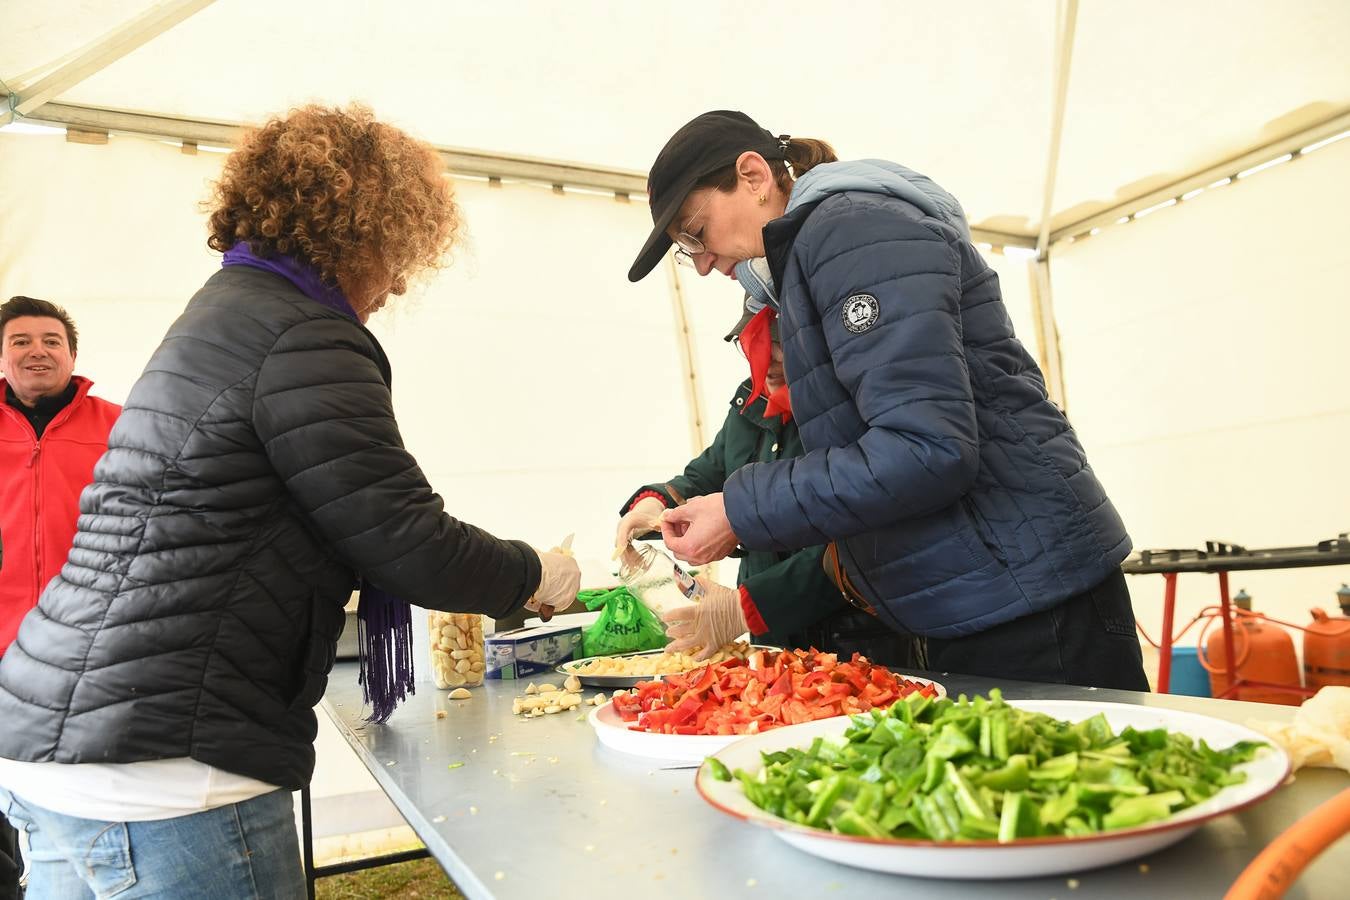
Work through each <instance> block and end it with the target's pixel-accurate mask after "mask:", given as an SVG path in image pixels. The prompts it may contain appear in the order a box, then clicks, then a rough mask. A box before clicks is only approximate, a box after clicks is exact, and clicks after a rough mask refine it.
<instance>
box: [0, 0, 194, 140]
mask: <svg viewBox="0 0 1350 900" xmlns="http://www.w3.org/2000/svg"><path fill="white" fill-rule="evenodd" d="M214 2H215V0H170V2H166V3H159V4H156V5H155V6H153V7H151V8H150V9H148V10H146V11H145V12H143V13H141V14H140V15H139V16H136V17H135V18H134V19H131V20H130V21H128V22H125V23H123V24H122V25H120V26H118V27H117V28H114V29H113V30H112V31H110V32H108V33H107V34H105V35H103V36H102V37H101V38H99V39H98V40H96V41H94V42H93V43H92V44H90V45H89V46H87V47H85V48H83V49H82V50H80V51H79V52H78V53H77V54H76V55H75V57H74V58H73V59H71V60H69V61H68V62H66V63H65V64H64V65H61V66H58V67H57V68H56V69H55V70H54V71H52V72H49V73H48V74H47V75H45V76H43V77H42V78H39V79H38V80H37V81H36V82H34V83H33V84H32V85H30V86H29V87H27V88H25V89H23V90H20V91H19V93H18V94H17V95H13V94H12V95H10V97H9V103H8V104H6V106H5V108H4V109H3V110H0V126H3V125H8V124H9V123H10V122H12V121H14V120H15V119H17V118H22V117H24V116H26V115H28V114H29V113H31V112H33V111H34V110H36V109H38V108H39V107H41V106H42V105H43V104H44V103H46V102H47V101H48V100H50V99H52V98H53V97H56V96H59V95H61V94H63V93H65V92H66V91H68V90H70V89H71V88H72V87H74V86H75V85H77V84H79V83H80V82H81V81H84V80H85V79H86V78H88V77H89V76H91V75H93V74H95V73H97V72H99V71H100V70H102V69H105V68H107V67H108V66H109V65H111V64H112V63H115V62H117V60H119V59H121V58H122V57H124V56H126V55H127V54H128V53H130V52H131V51H133V50H135V49H137V48H138V47H141V46H142V45H144V44H145V43H147V42H148V41H151V40H153V39H154V38H156V37H158V36H159V35H161V34H163V33H164V32H166V31H168V30H169V29H170V28H172V27H173V26H175V25H177V24H178V23H179V22H182V21H183V20H184V19H187V18H189V17H191V16H192V15H194V14H195V13H197V12H199V11H200V10H202V9H204V8H206V7H208V6H210V5H211V4H212V3H214Z"/></svg>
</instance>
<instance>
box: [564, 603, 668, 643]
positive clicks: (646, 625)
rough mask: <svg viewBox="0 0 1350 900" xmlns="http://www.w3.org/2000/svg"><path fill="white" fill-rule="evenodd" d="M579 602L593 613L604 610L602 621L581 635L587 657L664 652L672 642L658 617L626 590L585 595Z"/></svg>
mask: <svg viewBox="0 0 1350 900" xmlns="http://www.w3.org/2000/svg"><path fill="white" fill-rule="evenodd" d="M577 599H578V600H580V601H581V602H582V603H583V604H585V605H586V608H587V609H589V610H596V609H598V610H600V618H599V619H596V620H595V622H594V624H592V625H588V626H587V627H586V629H585V631H583V632H582V633H581V652H582V653H583V654H584V655H586V656H615V655H617V654H620V653H638V652H641V651H643V650H660V649H661V648H662V647H664V646H665V645H666V643H667V641H669V640H670V638H668V637H666V628H665V626H664V625H663V624H662V623H661V620H660V619H658V618H657V617H656V613H654V612H652V611H651V610H650V609H648V608H647V607H646V606H645V605H643V603H642V601H641V600H639V599H638V598H637V597H634V596H633V595H632V594H630V593H629V592H628V588H626V587H622V586H620V587H616V588H609V589H596V590H586V591H581V592H580V593H579V594H577Z"/></svg>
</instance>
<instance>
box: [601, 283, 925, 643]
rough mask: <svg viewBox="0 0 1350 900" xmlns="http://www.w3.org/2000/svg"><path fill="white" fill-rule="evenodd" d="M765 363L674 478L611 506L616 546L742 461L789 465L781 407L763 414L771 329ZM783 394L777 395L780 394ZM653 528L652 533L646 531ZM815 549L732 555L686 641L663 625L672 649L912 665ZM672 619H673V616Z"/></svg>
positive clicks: (794, 443)
mask: <svg viewBox="0 0 1350 900" xmlns="http://www.w3.org/2000/svg"><path fill="white" fill-rule="evenodd" d="M755 312H757V310H755V309H754V308H753V301H752V300H750V299H749V298H747V306H746V311H745V315H744V316H743V317H742V318H741V321H740V322H738V323H737V324H736V327H735V328H734V329H733V330H732V332H731V333H730V334H728V335H727V337H726V339H727V340H728V341H737V340H739V339H740V337H741V332H742V330H743V329H744V328H745V327H746V325H747V324H748V323H749V322H750V321H751V319H752V318H753V315H754V313H755ZM773 329H774V331H773V334H772V338H773V361H772V363H771V364H770V366H769V370H768V373H767V375H766V377H765V379H764V387H765V388H766V390H765V391H764V392H763V395H762V396H758V397H754V399H751V398H752V396H753V394H754V389H753V387H752V384H751V382H750V380H749V379H747V380H746V381H745V382H743V383H742V384H741V385H740V387H738V388H737V390H736V395H735V396H734V397H733V398H732V400H731V406H730V409H729V410H728V411H727V417H726V420H725V421H724V422H723V423H722V428H721V430H720V431H718V432H717V436H716V437H715V438H713V442H712V445H711V446H709V447H708V448H707V449H706V450H704V451H703V452H702V453H701V454H699V455H698V456H697V457H696V458H694V459H693V460H690V462H689V464H688V465H687V466H685V469H684V473H683V474H681V475H677V476H675V477H674V478H672V479H670V480H669V481H668V482H665V483H663V484H649V485H645V486H644V487H642V488H640V489H638V490H637V491H636V492H634V493H633V495H632V496H631V497H629V498H628V500H627V502H625V503H624V504H623V507H622V508H621V509H620V514H621V516H622V518H620V520H619V527H618V530H617V533H616V535H615V543H616V547H617V548H623V547H624V546H626V545H627V544H628V542H629V541H631V540H633V539H635V538H641V537H644V536H649V535H650V536H652V537H659V524H658V522H659V520H660V517H661V513H662V512H663V511H665V510H666V509H669V508H671V507H675V506H679V505H681V504H683V503H684V502H685V501H686V500H688V499H690V498H691V497H699V496H702V495H704V494H715V493H717V492H719V491H721V490H722V485H723V483H724V482H725V481H726V479H727V478H728V477H730V475H731V474H732V473H733V472H735V471H736V470H737V469H739V468H740V467H741V466H744V465H746V464H748V463H753V462H769V461H772V460H778V459H792V458H794V457H798V456H801V455H802V454H803V452H804V451H803V449H802V441H801V437H800V436H798V434H797V424H796V422H794V421H793V420H792V418H791V413H790V410H783V411H780V407H779V406H778V405H777V404H775V405H774V407H773V408H774V410H775V411H774V412H773V413H766V407H767V406H768V405H769V404H770V403H774V400H775V394H776V393H777V392H778V391H780V390H782V389H784V388H785V387H786V386H785V384H784V381H783V354H782V350H781V348H780V347H779V346H778V336H777V333H776V324H775V325H774V326H773ZM784 393H785V392H784ZM653 531H657V532H658V533H657V534H656V535H651V532H653ZM824 552H825V548H824V547H808V548H806V549H804V550H799V551H797V552H794V553H788V552H782V553H779V552H773V551H743V552H741V551H738V555H739V557H740V569H739V571H738V572H737V575H736V583H737V589H736V590H732V589H731V588H727V587H724V586H722V585H718V584H716V583H714V582H710V581H704V582H703V583H704V587H705V590H706V591H707V593H706V595H705V598H704V601H703V605H705V606H708V607H709V608H710V610H711V608H712V607H714V606H716V607H720V609H719V610H718V614H716V615H713V616H706V615H705V616H702V617H700V618H701V619H703V620H704V621H703V622H702V623H701V628H700V629H699V630H701V631H703V632H704V633H703V634H701V635H700V634H695V633H694V630H695V629H694V626H693V624H692V623H691V622H688V621H676V622H672V623H670V629H669V631H670V634H671V636H672V638H674V641H673V642H672V646H674V647H675V649H682V648H683V647H684V646H687V647H695V646H698V647H704V648H705V652H706V653H712V652H713V651H715V650H716V649H717V648H718V647H720V646H721V645H722V644H724V643H726V642H727V641H729V640H732V639H734V638H735V637H737V636H739V635H740V634H743V633H744V632H746V631H749V632H750V633H751V634H752V635H753V636H754V639H755V641H756V642H758V643H764V644H773V645H777V646H783V647H802V648H807V647H815V648H816V649H818V650H824V651H827V652H834V653H839V654H841V655H845V656H848V655H851V654H853V653H854V652H857V653H861V654H862V655H864V656H866V657H867V658H868V659H870V660H873V661H875V662H879V663H883V664H887V665H891V666H899V667H914V666H915V665H916V656H915V653H914V647H913V638H911V637H910V636H908V635H901V634H897V633H896V632H895V631H893V630H891V629H890V628H888V627H887V626H886V625H884V624H882V623H881V622H880V621H879V620H878V619H877V618H876V617H875V616H873V615H871V614H869V613H866V612H863V611H862V610H860V609H855V608H854V607H853V606H851V605H849V603H848V601H847V600H845V598H844V595H843V594H842V593H841V592H840V590H839V588H838V587H837V586H836V585H835V584H834V582H833V581H831V580H830V578H829V577H828V576H827V575H826V571H825V567H824V566H823V565H822V556H823V554H824ZM678 618H679V617H678V616H677V619H678Z"/></svg>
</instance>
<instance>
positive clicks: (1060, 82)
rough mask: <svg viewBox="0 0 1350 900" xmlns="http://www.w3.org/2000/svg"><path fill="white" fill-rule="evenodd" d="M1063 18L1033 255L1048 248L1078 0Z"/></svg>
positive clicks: (1067, 6) (1068, 4)
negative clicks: (1039, 224)
mask: <svg viewBox="0 0 1350 900" xmlns="http://www.w3.org/2000/svg"><path fill="white" fill-rule="evenodd" d="M1058 11H1059V12H1061V13H1062V14H1063V20H1062V21H1060V22H1059V26H1060V27H1059V28H1058V29H1056V33H1055V38H1056V41H1055V43H1056V47H1055V95H1054V99H1053V102H1052V107H1051V108H1052V110H1053V111H1052V112H1051V115H1050V146H1049V148H1048V152H1047V154H1046V161H1045V182H1044V184H1043V187H1042V194H1041V227H1040V233H1039V234H1038V235H1037V237H1036V258H1037V259H1038V260H1043V259H1045V256H1046V252H1047V251H1048V250H1049V249H1050V210H1051V207H1052V205H1053V204H1054V202H1055V181H1056V177H1057V176H1058V174H1059V148H1060V144H1061V143H1062V142H1063V138H1064V109H1065V107H1066V106H1067V105H1068V99H1069V71H1070V69H1071V68H1072V66H1073V36H1074V29H1075V28H1076V27H1077V24H1078V0H1066V2H1065V3H1064V5H1063V6H1062V7H1061V8H1060V9H1059V10H1058Z"/></svg>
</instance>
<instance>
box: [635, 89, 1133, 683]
mask: <svg viewBox="0 0 1350 900" xmlns="http://www.w3.org/2000/svg"><path fill="white" fill-rule="evenodd" d="M827 150H828V147H827V145H824V144H822V143H821V142H819V141H810V140H803V139H800V138H797V139H794V138H790V137H789V136H787V135H780V136H774V135H773V134H772V133H771V132H768V131H766V130H764V129H762V128H760V127H759V125H757V124H756V123H755V122H754V121H753V120H752V119H750V117H748V116H746V115H745V114H744V113H739V112H731V111H726V110H719V111H714V112H709V113H704V114H703V115H701V116H699V117H697V118H695V119H694V120H692V121H691V122H689V123H688V124H686V125H685V126H684V127H683V128H681V129H680V130H679V131H678V132H676V133H675V135H674V136H673V137H671V139H670V140H669V141H668V142H667V143H666V146H665V147H664V148H663V149H662V151H661V153H660V154H659V155H658V156H657V158H656V162H655V163H654V164H653V165H652V169H651V172H650V175H649V179H648V190H649V193H650V199H651V210H652V219H653V221H654V223H655V225H654V227H653V229H652V232H651V234H650V236H649V237H648V239H647V242H646V244H645V245H644V247H643V248H642V251H641V252H640V253H639V255H638V257H637V260H636V261H635V262H634V264H633V267H632V269H631V270H630V271H629V273H628V277H629V279H630V280H632V281H637V280H638V279H640V278H642V277H644V276H645V275H646V274H647V273H648V272H650V271H651V270H652V268H653V267H654V266H655V265H656V264H657V262H658V261H659V260H660V259H661V257H662V256H663V255H664V254H665V252H666V251H667V250H668V249H669V247H670V246H671V244H672V243H674V244H676V245H677V247H678V250H677V252H678V253H679V254H681V255H682V256H684V257H686V259H685V260H684V261H685V262H688V263H691V264H692V265H694V266H695V267H696V268H697V269H698V272H699V274H701V275H707V274H709V273H710V272H712V271H714V270H716V271H718V272H720V273H722V274H724V275H735V276H736V277H737V278H738V279H739V280H740V281H741V283H742V284H744V285H745V286H746V288H747V289H748V290H750V291H752V292H756V293H757V294H758V295H759V296H761V297H763V298H764V299H765V302H766V304H767V305H766V309H767V312H766V313H764V315H765V316H766V318H767V317H775V318H776V319H777V320H778V323H779V326H780V331H781V335H782V345H783V353H784V363H785V368H786V374H787V382H788V385H789V387H790V390H791V407H792V413H793V416H794V418H795V419H796V421H797V422H798V425H799V427H800V430H801V436H802V441H803V444H804V446H805V448H806V450H807V451H808V452H807V453H806V455H805V456H803V457H801V458H798V459H793V460H782V461H778V462H769V463H756V464H752V465H748V466H746V467H744V468H742V469H741V470H739V471H738V472H736V473H735V474H734V475H732V476H731V477H730V478H729V479H728V480H727V483H726V485H725V488H724V491H723V493H721V494H712V495H708V496H705V497H700V498H696V499H694V500H691V501H690V502H689V503H687V504H685V505H684V506H681V507H679V508H678V509H675V510H669V511H667V513H666V514H665V516H664V517H663V522H662V530H663V537H664V539H665V541H666V544H667V546H668V547H670V549H671V550H672V551H673V552H674V553H675V554H676V555H677V556H679V557H680V558H681V559H684V560H686V561H688V562H690V563H694V564H704V563H707V562H710V561H712V560H714V559H720V558H722V557H725V556H727V555H728V554H729V553H730V552H731V551H732V550H734V549H735V548H736V547H737V546H738V545H740V546H743V547H744V548H746V549H747V550H791V549H796V548H800V547H806V546H811V545H815V544H827V543H828V544H831V545H832V553H831V554H827V559H830V560H835V561H837V562H836V564H835V574H836V576H837V577H838V578H839V580H840V581H841V583H842V586H843V587H844V588H845V589H846V590H847V591H849V592H850V593H852V594H854V595H855V597H856V599H857V601H858V602H859V603H860V604H861V605H865V606H867V607H870V608H871V610H872V611H874V612H875V614H876V615H877V616H878V617H880V618H881V620H882V621H884V622H886V623H887V624H889V625H891V626H892V627H894V628H896V629H897V630H904V631H909V632H913V633H916V634H919V635H922V636H924V638H925V643H926V646H927V665H928V667H929V668H930V669H934V670H940V671H952V672H962V673H967V674H975V675H989V676H998V677H1006V678H1019V679H1025V680H1030V681H1046V682H1059V683H1069V684H1086V685H1095V686H1099V687H1114V688H1122V689H1132V690H1147V689H1148V686H1147V681H1146V679H1145V677H1144V672H1143V666H1142V661H1141V657H1140V652H1139V644H1138V640H1137V638H1136V637H1135V633H1134V614H1133V610H1132V608H1131V606H1130V598H1129V592H1128V590H1127V589H1126V587H1125V579H1124V577H1123V575H1122V574H1121V572H1120V563H1121V561H1122V560H1123V559H1124V558H1125V556H1126V555H1127V554H1128V553H1129V551H1130V539H1129V535H1128V534H1126V532H1125V526H1124V524H1123V523H1122V522H1121V519H1120V516H1119V515H1118V514H1117V513H1116V510H1115V507H1114V506H1113V505H1112V504H1111V501H1110V500H1109V499H1108V498H1107V496H1106V493H1105V491H1104V490H1103V489H1102V486H1101V484H1100V482H1098V480H1097V478H1096V476H1095V475H1094V474H1093V472H1092V469H1091V468H1090V467H1089V466H1088V464H1087V458H1086V456H1085V455H1084V453H1083V448H1082V446H1081V445H1080V444H1079V442H1078V438H1077V436H1076V435H1075V434H1074V431H1073V429H1072V428H1071V427H1070V426H1069V423H1068V421H1067V420H1066V419H1065V417H1064V415H1063V414H1062V413H1061V412H1060V411H1059V410H1058V409H1057V408H1056V407H1055V406H1054V405H1053V404H1052V403H1051V402H1050V401H1049V399H1048V398H1047V396H1046V392H1045V384H1044V379H1043V377H1042V375H1041V373H1040V371H1039V369H1038V368H1037V367H1036V364H1035V362H1034V361H1033V360H1032V358H1031V357H1030V355H1029V354H1028V353H1027V352H1026V350H1025V348H1023V346H1022V344H1021V343H1020V342H1019V341H1018V340H1017V338H1016V337H1015V336H1014V334H1013V329H1012V323H1011V321H1010V320H1009V318H1008V313H1007V310H1006V309H1005V307H1004V305H1003V300H1002V297H1001V295H1000V292H999V286H998V278H997V276H996V275H995V274H994V272H993V271H992V270H991V269H990V268H989V267H988V266H987V265H986V264H985V263H984V261H983V259H982V258H981V257H980V255H979V252H978V251H977V250H976V248H975V246H974V245H973V244H972V242H971V240H970V232H969V228H968V226H967V224H966V221H965V215H964V213H963V212H962V210H961V206H960V204H959V203H957V201H956V199H955V198H954V197H952V196H951V195H950V194H948V193H947V192H946V191H944V190H943V189H942V188H940V187H938V186H937V185H936V184H934V183H933V182H932V181H931V180H929V179H928V178H926V177H924V176H922V175H920V174H918V173H916V172H913V171H911V170H909V169H906V168H905V167H903V166H899V165H896V164H895V163H890V162H885V161H882V160H863V161H855V162H830V163H821V162H820V160H822V159H828V158H829V154H827V153H826V151H827ZM758 257H765V258H766V259H767V265H755V264H752V263H751V261H752V260H755V259H756V258H758ZM753 362H754V361H753V359H752V364H753Z"/></svg>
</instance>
